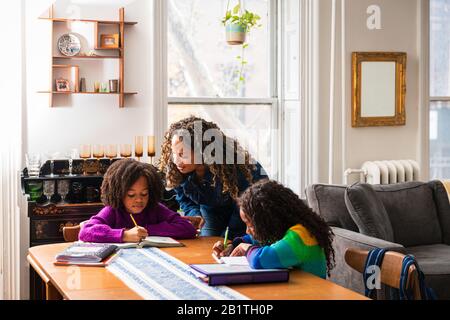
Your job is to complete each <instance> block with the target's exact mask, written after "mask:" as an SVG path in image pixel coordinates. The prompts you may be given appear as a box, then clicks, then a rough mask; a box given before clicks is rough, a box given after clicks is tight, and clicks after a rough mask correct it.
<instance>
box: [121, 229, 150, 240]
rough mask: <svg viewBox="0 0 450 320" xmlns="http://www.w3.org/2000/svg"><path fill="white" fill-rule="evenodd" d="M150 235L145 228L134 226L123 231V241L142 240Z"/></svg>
mask: <svg viewBox="0 0 450 320" xmlns="http://www.w3.org/2000/svg"><path fill="white" fill-rule="evenodd" d="M146 237H148V232H147V230H146V229H145V228H142V227H134V228H133V229H130V230H125V231H124V232H123V236H122V241H123V242H140V241H141V240H143V239H145V238H146Z"/></svg>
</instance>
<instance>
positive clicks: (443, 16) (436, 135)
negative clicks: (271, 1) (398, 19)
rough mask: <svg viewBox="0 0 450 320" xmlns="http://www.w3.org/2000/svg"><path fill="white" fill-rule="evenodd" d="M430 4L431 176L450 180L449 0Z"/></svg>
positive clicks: (435, 1)
mask: <svg viewBox="0 0 450 320" xmlns="http://www.w3.org/2000/svg"><path fill="white" fill-rule="evenodd" d="M430 3H431V7H430V30H431V35H430V43H431V47H430V95H431V99H430V178H432V179H436V178H441V179H442V178H444V179H450V0H431V2H430Z"/></svg>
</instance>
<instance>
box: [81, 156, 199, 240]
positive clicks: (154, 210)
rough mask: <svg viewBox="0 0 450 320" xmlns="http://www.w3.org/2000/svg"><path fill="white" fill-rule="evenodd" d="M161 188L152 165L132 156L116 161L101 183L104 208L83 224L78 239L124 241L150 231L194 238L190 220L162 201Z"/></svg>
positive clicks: (151, 232) (147, 233) (160, 182)
mask: <svg viewBox="0 0 450 320" xmlns="http://www.w3.org/2000/svg"><path fill="white" fill-rule="evenodd" d="M162 190H163V184H162V181H161V178H160V177H159V175H158V173H157V171H156V169H155V168H154V167H153V166H151V165H149V164H145V163H141V162H138V161H135V160H132V159H124V160H120V161H116V162H114V163H113V164H112V165H111V166H110V167H109V169H108V171H107V172H106V174H105V176H104V178H103V183H102V187H101V191H102V201H103V203H104V204H105V208H103V209H102V210H101V211H100V212H99V213H98V214H97V215H96V216H94V217H92V218H91V219H90V220H89V221H88V222H87V223H86V224H85V225H84V226H83V227H82V229H81V231H80V234H79V239H80V240H81V241H86V242H101V243H109V242H111V243H121V242H139V241H141V240H142V239H144V238H145V237H147V236H148V235H151V236H166V237H173V238H178V239H187V238H194V237H195V236H196V229H195V228H194V226H193V225H192V224H191V222H190V221H189V220H187V219H184V218H182V217H181V216H180V215H179V214H177V213H175V212H173V211H171V210H169V209H168V208H166V207H165V206H163V205H162V204H161V203H159V201H160V199H161V193H162ZM133 219H134V220H135V222H136V224H137V226H136V224H135V223H134V221H133Z"/></svg>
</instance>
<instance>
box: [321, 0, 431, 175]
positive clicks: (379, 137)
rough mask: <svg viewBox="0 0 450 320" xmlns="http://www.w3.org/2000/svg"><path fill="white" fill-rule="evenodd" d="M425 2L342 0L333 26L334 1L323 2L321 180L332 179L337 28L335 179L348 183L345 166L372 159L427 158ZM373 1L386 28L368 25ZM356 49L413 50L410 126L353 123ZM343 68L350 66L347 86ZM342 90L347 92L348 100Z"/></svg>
mask: <svg viewBox="0 0 450 320" xmlns="http://www.w3.org/2000/svg"><path fill="white" fill-rule="evenodd" d="M342 1H345V2H344V4H345V7H344V8H345V10H344V15H345V16H344V21H345V23H344V32H345V33H344V34H345V38H344V46H342V32H343V31H342V28H341V17H342V15H341V4H342ZM421 2H422V0H377V1H373V0H337V1H336V24H335V27H334V28H332V26H331V9H332V8H331V3H332V1H330V0H321V1H320V4H319V10H320V31H319V34H320V38H319V46H320V49H319V52H320V75H319V77H320V84H319V90H320V96H319V110H318V113H317V115H316V117H317V118H318V119H317V120H318V122H319V126H318V127H317V128H316V134H317V135H318V137H319V141H320V143H319V145H318V146H316V147H317V158H316V159H315V160H316V162H317V164H318V174H317V176H316V179H317V180H318V181H320V182H329V179H328V175H329V170H328V164H329V153H328V151H329V148H328V142H329V128H330V121H329V110H330V76H331V68H330V65H331V62H330V61H331V60H330V59H331V57H330V52H331V45H330V42H331V35H332V32H336V33H335V36H336V47H335V48H336V54H335V66H336V67H335V73H334V81H335V86H334V88H335V94H334V107H335V112H334V130H333V140H334V144H333V146H334V152H333V156H332V159H333V160H332V161H333V166H332V168H333V171H334V172H333V174H332V178H333V179H332V182H333V183H342V182H343V171H344V169H345V168H360V167H361V165H362V164H363V162H364V161H366V160H392V159H413V160H417V161H420V160H421V156H420V154H419V150H421V145H420V144H421V137H422V135H424V134H426V133H425V132H424V131H423V130H424V129H423V128H420V127H419V114H420V112H419V105H420V101H419V91H420V89H421V87H420V84H419V79H420V72H419V62H420V59H421V52H420V50H421V47H420V45H421V42H420V41H421V37H420V22H421V20H420V13H421V12H420V4H421ZM373 4H376V5H379V6H380V7H381V19H382V20H381V21H382V29H381V30H373V31H372V30H368V28H367V26H366V21H367V18H368V17H369V15H368V14H367V13H366V10H367V8H368V6H370V5H373ZM332 30H333V31H332ZM342 49H343V50H342ZM354 51H402V52H406V53H407V55H408V63H407V80H406V81H407V95H406V126H397V127H371V128H352V127H351V54H352V52H354ZM342 52H344V55H345V57H344V60H343V61H345V62H344V63H342V54H341V53H342ZM342 71H344V79H345V80H344V85H343V83H342V79H343V78H342ZM342 95H344V97H345V102H344V105H343V102H342ZM342 110H343V111H344V112H345V115H344V116H345V118H344V122H343V121H342ZM424 165H425V164H424ZM422 171H423V172H426V171H427V170H426V168H425V167H422ZM356 178H357V177H356Z"/></svg>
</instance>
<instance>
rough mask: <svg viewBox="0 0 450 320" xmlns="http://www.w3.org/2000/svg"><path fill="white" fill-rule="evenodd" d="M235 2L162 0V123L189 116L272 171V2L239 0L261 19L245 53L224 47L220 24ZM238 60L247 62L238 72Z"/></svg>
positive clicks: (274, 122) (274, 123) (274, 107)
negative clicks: (164, 88) (164, 91)
mask: <svg viewBox="0 0 450 320" xmlns="http://www.w3.org/2000/svg"><path fill="white" fill-rule="evenodd" d="M236 3H237V0H231V1H228V0H189V1H186V0H168V3H167V5H168V81H169V83H168V95H169V97H168V102H169V109H168V122H169V124H170V123H173V122H176V121H178V120H180V119H182V118H185V117H187V116H189V115H195V116H199V117H202V118H204V119H206V120H208V121H214V122H216V123H217V124H218V125H219V127H221V129H222V130H223V131H224V132H225V133H226V134H227V135H229V136H232V137H235V138H237V139H238V140H239V142H241V144H242V145H243V146H244V147H246V148H247V149H249V151H250V153H251V154H252V156H253V157H254V158H255V159H256V160H258V161H259V162H260V163H261V164H262V165H263V166H264V168H265V169H266V171H267V172H268V173H269V174H271V176H272V177H274V178H275V177H276V171H277V159H276V155H277V150H276V148H277V145H278V144H277V139H278V134H277V132H278V130H276V129H277V126H278V124H277V121H278V120H277V118H278V112H277V108H278V100H277V94H276V89H277V88H276V82H277V81H276V75H277V72H276V67H275V66H276V63H275V61H276V57H275V53H276V43H277V42H276V32H274V30H275V26H276V19H275V18H276V12H275V11H276V10H275V9H274V8H276V6H275V5H276V0H241V3H242V5H243V7H244V8H246V9H248V10H251V11H253V12H256V13H257V14H258V15H259V16H260V17H261V21H260V23H261V25H262V26H261V27H259V28H253V29H252V30H251V32H250V35H249V38H248V39H247V42H248V47H247V48H245V50H244V51H243V47H242V46H232V45H229V44H227V43H226V41H225V27H224V26H223V25H222V23H221V20H222V17H223V16H224V14H225V11H226V9H227V6H229V7H230V8H231V7H233V6H234V5H236ZM241 59H244V60H245V61H247V63H246V64H244V65H243V69H242V70H243V71H242V76H243V78H244V81H241V80H240V72H241V68H242V64H241Z"/></svg>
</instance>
